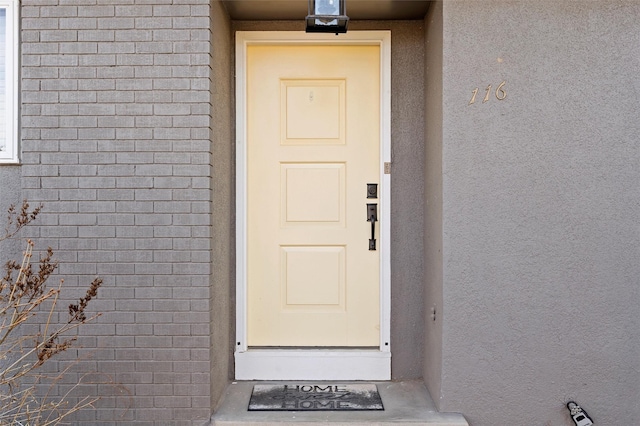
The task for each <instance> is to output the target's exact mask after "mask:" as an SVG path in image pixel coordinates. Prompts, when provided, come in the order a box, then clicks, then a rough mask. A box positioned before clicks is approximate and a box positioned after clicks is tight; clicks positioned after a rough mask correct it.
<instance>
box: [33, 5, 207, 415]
mask: <svg viewBox="0 0 640 426" xmlns="http://www.w3.org/2000/svg"><path fill="white" fill-rule="evenodd" d="M21 15H22V16H21V38H22V44H21V51H22V56H21V60H22V80H21V89H22V117H21V120H22V121H21V122H22V130H21V134H22V145H21V147H22V166H21V171H22V184H23V192H24V195H25V196H26V197H27V198H28V199H29V200H30V201H32V202H34V203H37V202H42V203H43V204H44V213H43V214H42V217H40V220H39V221H38V223H37V224H36V225H35V226H34V227H31V229H30V233H31V235H33V236H34V237H36V239H37V245H38V247H40V248H44V247H46V246H47V245H49V246H51V247H53V249H54V250H55V253H56V257H57V258H58V259H59V260H60V267H59V274H58V275H59V276H60V277H64V279H65V292H64V293H63V294H66V297H67V298H69V299H71V298H75V297H79V296H81V295H83V292H84V286H86V285H87V284H88V283H90V282H91V280H92V279H93V277H95V276H100V277H102V278H103V279H104V284H103V287H102V289H101V290H100V293H99V297H98V299H97V300H95V302H96V303H92V306H91V309H92V310H95V311H101V312H103V315H102V316H101V317H100V318H98V319H97V320H96V321H95V322H94V323H93V324H90V325H87V326H86V327H83V328H82V330H81V332H80V338H79V340H78V343H79V344H80V345H81V346H82V348H81V349H79V350H78V355H79V356H80V358H81V359H83V360H82V361H81V362H80V363H79V364H78V365H77V366H74V367H73V372H72V374H74V375H75V377H77V378H79V377H81V374H82V372H83V371H97V372H99V373H104V375H103V376H101V377H108V378H109V379H112V380H113V381H115V382H117V383H118V384H120V385H122V386H124V388H126V391H125V392H123V393H121V396H120V397H119V398H117V399H116V398H111V397H110V395H115V394H119V392H120V391H119V389H117V388H113V387H110V386H99V387H96V386H87V387H86V388H84V390H83V392H86V393H91V392H98V393H100V394H101V395H102V396H103V397H104V399H103V400H101V401H99V402H98V404H97V407H98V408H97V409H96V410H87V411H85V412H84V413H82V415H81V418H82V420H83V422H85V423H95V422H97V421H100V420H104V421H114V420H117V421H118V424H122V422H124V421H132V422H134V423H135V424H158V423H162V424H169V423H170V424H192V422H194V424H201V423H202V422H203V421H204V420H206V419H207V418H208V417H209V415H210V412H211V397H210V395H211V386H210V383H211V380H210V375H211V364H210V357H211V351H210V344H211V342H210V339H211V332H210V276H211V273H212V271H211V251H210V250H211V228H210V225H211V210H212V203H211V193H212V190H211V189H212V181H211V166H212V150H211V126H212V110H211V66H210V64H211V43H210V38H211V31H210V25H211V16H210V5H209V2H208V1H205V0H185V1H181V2H168V1H157V2H149V1H144V0H140V1H138V0H131V1H117V0H116V1H98V2H96V1H82V0H78V1H55V0H53V1H52V0H24V1H22V7H21ZM61 306H63V307H64V306H65V303H64V302H63V303H62V304H61ZM69 355H70V356H72V355H74V354H73V353H71V354H69ZM66 365H68V364H67V363H66V362H64V361H61V362H60V363H59V365H58V368H63V367H64V366H66ZM54 367H55V365H54ZM71 379H73V377H71ZM67 388H68V385H67V384H65V383H61V384H59V385H58V387H57V388H56V389H55V390H54V391H56V392H58V393H59V394H62V393H63V392H65V391H66V390H67ZM114 406H115V407H116V409H115V410H114V408H113V407H114Z"/></svg>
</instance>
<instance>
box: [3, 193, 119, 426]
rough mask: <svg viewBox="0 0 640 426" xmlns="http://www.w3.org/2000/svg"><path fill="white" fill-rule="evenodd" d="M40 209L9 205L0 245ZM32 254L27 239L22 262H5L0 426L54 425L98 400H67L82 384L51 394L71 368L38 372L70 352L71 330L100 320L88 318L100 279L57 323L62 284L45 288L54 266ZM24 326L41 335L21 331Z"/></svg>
mask: <svg viewBox="0 0 640 426" xmlns="http://www.w3.org/2000/svg"><path fill="white" fill-rule="evenodd" d="M41 210H42V205H39V206H37V207H35V208H34V209H32V210H30V208H29V203H28V202H27V201H26V200H25V201H23V203H22V207H21V208H20V210H19V211H18V210H17V209H16V207H15V206H13V205H12V206H11V207H10V208H9V210H8V212H7V213H8V214H7V225H6V227H5V230H4V234H2V235H0V242H1V241H3V240H6V239H8V238H12V237H14V236H15V235H16V234H17V233H18V232H19V231H20V230H21V229H22V228H23V227H25V226H26V225H28V224H29V223H31V222H33V221H34V220H35V219H36V218H37V216H38V215H39V214H40V212H41ZM33 249H34V242H33V241H31V240H27V242H26V249H25V251H24V253H23V256H22V260H21V262H17V261H15V260H8V261H7V262H6V263H5V264H4V273H3V275H2V277H1V278H0V425H4V424H11V425H39V426H45V425H52V424H58V423H59V422H60V421H62V420H63V419H65V418H67V417H68V416H70V415H71V414H73V413H75V412H77V411H78V410H81V409H83V408H89V407H93V406H94V404H95V402H96V401H97V400H98V399H99V397H98V396H84V397H80V398H77V397H76V398H72V397H71V393H72V391H74V390H76V389H78V387H79V386H81V385H82V384H84V383H82V380H83V379H81V380H80V381H79V382H78V383H77V384H76V385H73V386H72V387H71V388H70V389H69V390H68V391H67V392H65V393H64V394H62V395H59V394H57V393H56V392H52V390H53V389H54V386H55V385H56V384H57V383H59V382H60V381H61V380H62V378H63V377H64V375H65V373H66V372H67V371H68V368H69V367H67V368H66V369H64V370H63V371H62V372H60V373H59V374H57V375H54V376H53V377H49V376H47V375H46V374H44V373H42V372H41V371H42V369H41V367H42V366H43V365H44V364H45V363H47V362H48V361H49V360H51V359H53V358H55V357H56V355H58V354H60V353H62V352H65V351H67V350H68V349H69V348H71V347H73V344H74V342H75V340H76V337H75V335H74V334H75V330H76V329H77V328H78V327H80V326H83V325H85V324H86V323H88V322H90V321H92V320H94V319H95V318H97V317H98V316H99V315H100V314H92V315H89V314H88V312H87V307H88V305H89V303H90V301H91V300H92V299H94V298H96V297H97V295H98V290H99V288H100V286H101V284H102V279H100V278H96V279H94V280H93V282H92V283H91V284H90V285H89V287H88V289H87V290H86V293H85V295H84V296H83V297H81V298H80V299H78V301H77V303H72V304H70V305H69V307H68V317H67V319H66V320H65V321H62V322H59V321H58V318H59V315H56V314H60V312H59V309H58V302H59V297H60V294H61V291H62V285H63V282H64V281H63V280H60V282H59V284H58V285H57V286H56V287H54V288H48V287H47V281H48V280H49V278H50V277H51V275H52V274H53V273H54V272H55V271H56V269H57V267H58V262H57V261H56V260H54V258H53V250H52V249H51V247H49V248H48V249H47V250H46V252H45V253H44V254H43V255H42V256H41V257H40V258H39V260H38V262H37V264H35V265H34V264H33V263H32V256H33ZM54 320H55V321H54ZM27 323H29V324H34V325H36V326H37V328H38V329H39V330H40V331H37V332H31V333H29V332H23V330H25V328H24V325H25V324H27ZM30 330H32V329H30ZM84 377H85V376H83V378H84ZM46 381H49V382H50V386H49V390H47V392H45V393H44V394H43V393H42V392H41V391H39V389H40V388H41V387H42V385H43V383H45V382H46ZM107 383H109V382H107ZM111 383H112V382H111Z"/></svg>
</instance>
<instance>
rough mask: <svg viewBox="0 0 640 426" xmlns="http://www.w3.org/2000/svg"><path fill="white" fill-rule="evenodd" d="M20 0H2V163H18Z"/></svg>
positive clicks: (0, 155) (0, 0)
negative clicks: (3, 32) (3, 65)
mask: <svg viewBox="0 0 640 426" xmlns="http://www.w3.org/2000/svg"><path fill="white" fill-rule="evenodd" d="M18 5H19V2H18V0H0V8H2V9H5V10H6V39H5V44H6V46H5V79H6V81H5V99H4V115H5V126H6V128H5V138H4V140H2V141H0V164H17V163H18V162H19V155H18V154H19V150H18V116H19V115H20V114H19V104H18V40H19V38H18Z"/></svg>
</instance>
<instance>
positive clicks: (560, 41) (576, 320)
mask: <svg viewBox="0 0 640 426" xmlns="http://www.w3.org/2000/svg"><path fill="white" fill-rule="evenodd" d="M443 13H444V54H443V57H444V68H443V70H444V82H443V105H444V106H443V108H444V115H443V142H442V152H443V163H442V175H443V236H444V240H443V250H444V251H443V269H444V274H443V292H444V305H445V307H444V312H443V313H444V323H443V367H442V389H441V392H440V393H439V394H438V395H433V396H434V398H437V399H439V400H440V408H441V409H442V410H446V411H460V412H463V413H464V414H465V416H467V418H468V419H469V420H470V422H471V424H472V425H474V426H483V425H487V426H494V425H507V424H509V425H511V424H536V425H569V424H572V423H571V421H570V419H569V416H568V412H567V410H566V408H565V406H564V404H565V403H566V401H568V400H569V399H575V400H576V401H577V402H578V403H580V404H581V405H582V406H583V407H584V408H585V409H586V410H587V411H588V412H589V414H590V415H591V416H592V417H593V420H594V422H595V423H596V424H598V425H612V426H613V425H631V424H637V423H638V418H640V405H639V404H638V395H640V356H639V355H638V354H640V339H638V330H639V329H640V327H639V326H640V293H639V291H640V290H639V285H638V284H639V283H638V280H639V278H638V277H639V276H640V262H638V259H639V258H640V245H639V244H638V238H639V237H640V227H639V225H638V224H639V223H640V193H639V192H638V182H640V167H638V164H640V144H639V143H638V138H639V136H638V135H639V134H640V132H639V130H640V129H639V127H640V121H639V120H638V117H639V116H640V106H639V104H638V94H639V91H640V85H639V83H638V81H639V80H638V65H639V63H638V58H640V43H639V39H638V16H640V4H638V2H636V1H617V0H616V1H598V2H574V1H562V2H549V1H543V2H538V1H527V2H524V1H500V2H499V1H482V2H479V1H445V2H444V12H443ZM502 81H505V82H506V84H505V86H504V89H505V90H506V98H505V99H504V100H502V101H500V100H498V99H497V98H496V96H495V89H496V86H497V85H499V84H500V83H501V82H502ZM490 84H491V85H492V89H491V90H492V91H491V92H490V93H489V97H488V101H487V102H486V103H483V102H482V101H483V99H484V95H485V89H486V88H487V86H488V85H490ZM476 87H477V88H478V89H479V91H478V95H477V97H476V101H475V103H474V104H472V105H469V102H470V100H471V97H472V90H474V88H476ZM499 97H502V93H499Z"/></svg>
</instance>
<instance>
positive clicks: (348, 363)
mask: <svg viewBox="0 0 640 426" xmlns="http://www.w3.org/2000/svg"><path fill="white" fill-rule="evenodd" d="M235 34H236V46H235V48H236V51H235V54H236V340H235V345H234V346H235V378H236V380H390V379H391V342H390V330H391V251H390V247H391V238H390V237H391V205H390V199H391V174H390V164H391V31H350V32H348V33H347V34H342V35H340V36H336V35H334V34H306V33H305V32H302V31H300V32H298V31H237V32H236V33H235ZM250 45H308V46H313V45H335V46H340V45H373V46H379V47H380V168H379V170H380V172H379V173H380V177H379V182H380V186H379V193H380V200H379V204H380V205H379V209H380V210H379V215H380V219H381V220H380V222H379V224H380V235H379V241H378V249H379V250H380V347H379V348H371V349H249V348H248V346H247V247H248V241H247V171H248V169H247V113H246V96H247V92H246V66H247V61H246V56H247V47H248V46H250ZM363 220H364V212H363ZM310 366H314V368H313V369H311V368H310ZM311 370H315V371H311Z"/></svg>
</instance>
